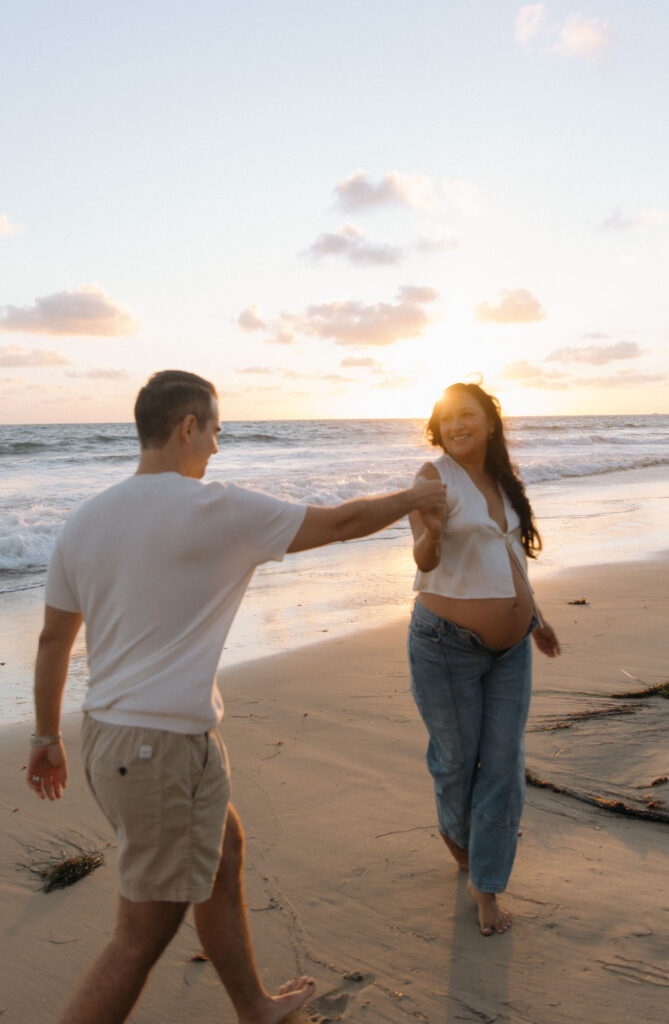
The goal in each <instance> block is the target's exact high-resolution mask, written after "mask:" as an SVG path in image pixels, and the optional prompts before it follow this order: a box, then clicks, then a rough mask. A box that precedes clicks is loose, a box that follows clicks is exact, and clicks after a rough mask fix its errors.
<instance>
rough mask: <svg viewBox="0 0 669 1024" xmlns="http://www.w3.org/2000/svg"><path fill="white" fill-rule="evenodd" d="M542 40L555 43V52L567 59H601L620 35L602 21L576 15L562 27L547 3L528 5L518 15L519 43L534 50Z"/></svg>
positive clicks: (569, 18)
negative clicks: (552, 14) (554, 19)
mask: <svg viewBox="0 0 669 1024" xmlns="http://www.w3.org/2000/svg"><path fill="white" fill-rule="evenodd" d="M540 38H543V39H546V40H552V41H554V45H553V51H554V52H555V53H559V54H561V55H562V56H563V57H599V56H601V54H602V53H604V51H605V50H606V49H607V48H608V47H609V46H610V45H611V44H612V43H613V41H614V40H615V38H616V33H615V32H614V30H613V29H612V28H611V26H610V25H609V24H608V22H606V21H604V20H603V19H601V18H585V17H584V16H583V15H582V14H578V13H576V12H574V13H572V14H568V15H567V17H566V18H565V20H564V22H563V23H562V25H560V24H559V23H558V22H556V21H553V20H552V19H551V18H550V17H549V13H548V5H547V4H545V3H537V4H525V5H524V6H523V7H521V8H520V10H519V11H518V14H517V15H516V41H517V42H518V43H520V45H521V46H524V47H525V49H531V48H532V47H533V46H534V45H535V44H536V43H537V42H538V40H539V39H540Z"/></svg>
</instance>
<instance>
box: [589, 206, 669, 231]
mask: <svg viewBox="0 0 669 1024" xmlns="http://www.w3.org/2000/svg"><path fill="white" fill-rule="evenodd" d="M667 224H669V213H667V212H666V211H665V210H645V211H644V212H643V213H640V214H639V215H638V217H625V216H624V215H623V214H622V212H621V210H620V207H619V206H614V207H613V209H612V210H611V213H610V214H609V215H608V217H605V218H604V220H603V221H602V222H601V224H598V225H597V227H598V229H599V230H600V231H633V230H634V229H636V228H649V227H650V228H652V227H664V226H666V225H667Z"/></svg>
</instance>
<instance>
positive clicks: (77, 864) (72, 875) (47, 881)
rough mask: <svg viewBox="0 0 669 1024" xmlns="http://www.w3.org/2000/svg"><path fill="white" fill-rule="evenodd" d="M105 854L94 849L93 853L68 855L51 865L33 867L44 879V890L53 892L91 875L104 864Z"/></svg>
mask: <svg viewBox="0 0 669 1024" xmlns="http://www.w3.org/2000/svg"><path fill="white" fill-rule="evenodd" d="M104 860H105V858H104V854H103V853H102V851H101V850H94V851H92V852H91V853H82V854H79V855H78V856H76V857H68V858H67V860H62V861H59V862H58V863H57V864H52V865H50V866H49V867H42V868H33V870H34V871H36V872H37V874H38V875H39V876H40V878H42V879H44V883H43V885H42V889H43V890H44V892H51V890H52V889H65V888H66V887H67V886H68V885H74V883H75V882H78V881H79V879H80V878H85V877H86V875H90V873H91V871H95V869H96V868H99V867H100V865H101V864H104Z"/></svg>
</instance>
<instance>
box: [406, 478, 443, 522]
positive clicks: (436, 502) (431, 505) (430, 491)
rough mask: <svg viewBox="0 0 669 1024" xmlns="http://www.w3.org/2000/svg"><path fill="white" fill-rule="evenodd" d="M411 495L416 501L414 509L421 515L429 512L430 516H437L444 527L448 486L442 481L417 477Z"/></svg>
mask: <svg viewBox="0 0 669 1024" xmlns="http://www.w3.org/2000/svg"><path fill="white" fill-rule="evenodd" d="M411 494H412V497H413V500H414V505H413V508H415V509H417V510H418V511H419V512H420V513H425V512H427V513H428V514H429V515H430V516H435V517H436V518H438V519H440V520H441V523H442V525H443V522H444V517H445V515H446V486H445V484H442V482H441V480H438V479H437V480H434V479H429V478H428V477H426V476H417V477H416V480H415V483H414V485H413V487H412V488H411ZM423 518H425V516H424V515H423Z"/></svg>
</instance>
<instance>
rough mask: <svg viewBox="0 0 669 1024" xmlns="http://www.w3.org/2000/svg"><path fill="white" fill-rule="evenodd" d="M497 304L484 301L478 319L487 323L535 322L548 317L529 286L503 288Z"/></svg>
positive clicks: (478, 310) (477, 313) (477, 315)
mask: <svg viewBox="0 0 669 1024" xmlns="http://www.w3.org/2000/svg"><path fill="white" fill-rule="evenodd" d="M499 295H500V298H499V302H498V303H497V305H496V306H495V305H492V304H491V303H490V302H482V303H481V304H480V305H479V306H477V307H476V319H477V320H479V321H480V322H481V323H487V324H533V323H537V322H538V321H539V320H545V319H546V313H545V312H544V310H543V308H542V306H541V303H540V302H539V300H538V299H537V298H536V297H535V296H534V295H533V294H532V292H531V291H529V289H528V288H502V290H501V291H500V293H499Z"/></svg>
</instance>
